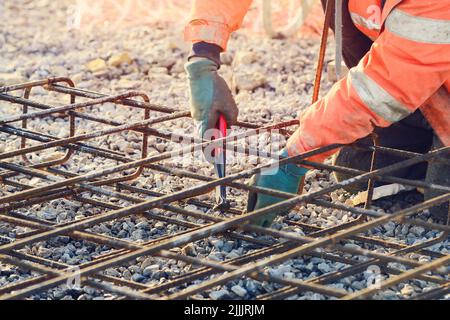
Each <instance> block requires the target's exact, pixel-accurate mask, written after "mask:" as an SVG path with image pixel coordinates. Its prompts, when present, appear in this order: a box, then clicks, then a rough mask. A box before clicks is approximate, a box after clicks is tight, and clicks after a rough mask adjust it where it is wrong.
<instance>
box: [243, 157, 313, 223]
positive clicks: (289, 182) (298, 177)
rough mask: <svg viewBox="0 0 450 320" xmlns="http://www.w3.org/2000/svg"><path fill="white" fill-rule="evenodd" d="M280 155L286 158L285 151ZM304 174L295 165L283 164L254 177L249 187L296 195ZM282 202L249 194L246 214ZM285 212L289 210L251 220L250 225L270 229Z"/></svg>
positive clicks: (304, 172)
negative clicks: (275, 220)
mask: <svg viewBox="0 0 450 320" xmlns="http://www.w3.org/2000/svg"><path fill="white" fill-rule="evenodd" d="M280 155H281V156H282V157H288V153H287V150H286V149H284V150H282V151H281V153H280ZM306 172H308V170H307V169H305V168H303V167H299V166H297V165H295V164H285V165H281V166H280V167H279V168H273V169H269V170H268V171H266V172H265V174H264V175H261V174H257V175H255V176H254V177H253V178H252V180H251V181H250V185H251V186H257V187H263V188H268V189H274V190H278V191H284V192H289V193H294V194H297V193H298V191H299V187H300V183H301V181H302V178H303V177H304V175H305V174H306ZM283 200H286V199H283V198H277V197H273V196H269V195H265V194H259V193H255V192H250V193H249V195H248V200H247V212H248V213H249V212H252V211H255V210H258V209H261V208H264V207H267V206H270V205H273V204H276V203H278V202H281V201H283ZM287 210H289V208H284V209H283V210H276V211H274V212H271V213H268V214H266V215H264V216H261V217H259V218H256V219H254V220H252V221H251V224H253V225H256V226H260V227H270V226H271V225H272V222H273V220H274V219H275V218H276V217H277V216H278V215H280V214H282V213H284V212H286V211H287Z"/></svg>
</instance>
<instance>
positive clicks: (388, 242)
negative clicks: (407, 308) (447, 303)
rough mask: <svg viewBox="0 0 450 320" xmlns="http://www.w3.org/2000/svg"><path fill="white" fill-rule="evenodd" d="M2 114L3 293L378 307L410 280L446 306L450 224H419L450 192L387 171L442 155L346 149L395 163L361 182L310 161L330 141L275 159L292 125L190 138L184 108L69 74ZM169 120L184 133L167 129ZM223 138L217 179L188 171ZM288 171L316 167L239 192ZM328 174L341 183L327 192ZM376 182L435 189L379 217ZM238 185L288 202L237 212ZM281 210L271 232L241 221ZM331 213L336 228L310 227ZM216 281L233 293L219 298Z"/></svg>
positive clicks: (9, 99)
mask: <svg viewBox="0 0 450 320" xmlns="http://www.w3.org/2000/svg"><path fill="white" fill-rule="evenodd" d="M0 109H1V115H2V118H0V144H2V145H3V147H2V148H1V151H2V153H0V167H1V168H2V171H1V172H0V179H1V189H0V222H1V225H2V228H1V229H0V232H1V233H0V239H1V240H2V241H1V243H2V244H1V245H0V261H1V263H2V264H3V265H4V266H8V269H5V270H9V273H8V272H7V271H2V272H3V273H4V274H5V275H6V276H7V277H8V281H7V283H6V284H4V285H2V286H1V287H0V298H1V299H24V298H35V299H39V298H48V297H55V296H54V292H53V290H55V288H57V287H60V288H61V287H64V288H66V293H67V292H69V293H70V291H71V290H72V291H74V290H75V291H76V289H77V288H79V287H80V286H83V287H84V288H88V289H89V290H91V291H93V292H98V293H100V294H102V295H103V296H105V297H109V298H111V299H187V298H189V299H210V298H211V299H227V298H241V299H295V298H303V299H305V298H306V299H316V298H319V297H320V298H325V299H362V298H375V299H385V298H389V297H390V296H389V295H392V294H393V293H392V291H391V290H390V288H392V287H396V286H399V285H403V286H405V285H407V284H409V283H420V285H421V286H422V287H426V288H427V289H426V290H423V291H422V292H419V293H414V292H410V293H408V294H405V296H404V298H409V299H442V298H445V297H446V295H447V294H448V293H449V291H450V287H449V283H450V282H449V272H448V264H449V260H450V255H449V254H448V249H449V242H448V232H449V230H450V227H449V225H448V223H447V224H441V223H437V222H436V221H433V220H432V219H430V218H429V216H428V215H427V214H426V212H427V209H429V208H431V207H433V206H435V205H438V204H441V203H445V202H448V201H449V200H450V188H449V187H448V186H441V185H436V184H429V183H426V182H422V181H416V180H407V179H401V178H396V177H394V176H391V174H392V173H393V172H395V170H397V169H399V168H404V167H407V166H412V165H415V164H417V163H420V162H427V161H446V160H443V159H444V155H446V154H448V153H449V150H450V149H449V148H448V147H447V148H441V149H437V150H433V151H431V152H429V153H426V154H415V153H411V152H405V151H401V150H394V149H388V148H384V147H381V146H377V145H376V144H375V145H374V146H362V145H354V146H353V147H354V148H365V149H367V150H369V151H370V152H372V153H373V155H374V157H375V156H376V155H377V154H378V153H392V154H396V155H397V156H402V157H403V158H404V160H402V161H400V162H398V163H396V164H393V165H391V166H388V167H384V168H379V169H377V168H374V167H372V168H371V170H370V171H367V172H364V171H360V170H356V169H352V168H346V167H340V166H337V165H333V164H331V163H329V162H326V163H325V164H321V163H313V162H310V161H307V160H306V159H308V158H309V157H311V156H312V155H317V154H320V153H324V152H329V151H330V150H333V149H336V148H338V147H339V145H333V146H327V147H324V148H320V149H316V150H313V151H310V152H308V153H306V154H303V155H300V156H297V157H291V158H283V159H281V158H278V156H277V154H276V150H274V148H268V146H271V147H273V146H274V145H277V146H278V145H279V146H283V144H284V142H285V140H286V138H287V137H288V136H289V135H290V134H292V133H293V130H295V128H296V126H297V125H298V121H296V120H292V121H286V122H282V123H277V124H269V125H265V126H260V125H255V124H250V123H243V122H240V123H238V125H237V126H236V128H234V129H233V132H232V134H231V135H230V136H229V137H227V138H222V139H219V140H216V141H215V142H207V141H199V140H198V139H196V138H194V137H193V136H192V134H191V133H192V132H193V127H194V126H193V123H192V120H191V119H190V114H189V112H186V111H180V110H178V109H176V108H173V107H166V106H159V105H154V104H152V103H151V101H150V99H149V97H148V96H147V95H146V94H145V93H141V92H127V93H124V94H120V95H104V94H101V93H97V92H91V91H87V90H82V89H77V88H76V87H75V85H74V83H73V82H72V81H71V80H70V79H68V78H54V79H47V80H43V81H35V82H30V83H25V84H19V85H13V86H8V87H2V88H0ZM118 109H120V110H121V112H117V110H118ZM175 121H176V122H182V123H183V130H178V131H173V130H172V124H173V122H175ZM42 123H46V124H47V125H49V124H50V128H52V129H51V130H48V127H49V126H45V129H44V127H43V126H42ZM80 123H83V125H82V126H80ZM111 142H114V143H111ZM218 143H222V144H223V145H224V146H225V147H226V149H227V151H228V152H229V154H230V159H232V165H230V168H229V174H228V175H227V176H226V177H225V178H222V179H217V178H216V177H215V176H214V174H213V172H212V170H209V169H205V168H204V167H203V168H201V169H199V167H198V166H197V165H196V161H204V159H203V157H202V153H203V151H204V150H205V148H208V147H210V146H214V144H216V145H217V144H218ZM287 162H293V163H302V164H304V165H307V166H309V167H311V168H313V170H311V171H310V174H309V175H308V177H307V180H308V181H309V183H308V186H307V187H306V188H305V192H303V193H302V194H299V195H293V194H289V193H284V192H280V191H275V190H271V189H264V188H256V187H250V186H248V185H247V184H246V180H247V179H248V178H250V177H251V176H252V175H253V174H255V173H260V172H261V171H263V170H264V169H265V168H267V167H270V166H274V165H280V164H284V163H287ZM248 163H251V164H252V166H250V169H248V168H249V166H248ZM324 172H325V173H327V174H330V173H333V172H341V173H346V174H349V175H350V176H351V178H349V179H347V180H344V181H341V182H339V183H337V182H335V181H331V182H330V181H328V180H327V179H322V178H321V177H322V175H323V173H324ZM375 181H383V182H390V183H398V184H401V185H403V186H406V187H410V188H421V189H433V190H437V191H439V192H440V193H441V194H442V195H440V196H437V197H435V198H433V199H429V200H426V201H424V200H423V198H422V197H421V196H417V195H416V196H415V197H413V199H411V201H410V203H409V204H405V205H403V206H399V207H397V208H395V207H394V208H393V209H392V208H391V209H390V211H391V212H389V213H386V212H385V211H383V210H379V209H378V207H377V206H374V205H373V203H372V196H373V190H374V182H375ZM357 183H364V184H367V186H368V190H367V192H366V197H367V198H366V199H365V206H364V208H362V207H359V206H354V205H352V204H350V203H348V202H347V201H346V199H343V198H342V195H343V194H345V191H344V190H343V188H345V187H348V186H351V185H354V184H357ZM220 185H225V186H227V188H228V194H229V196H230V201H231V208H230V209H229V210H226V211H224V212H220V211H217V210H215V209H214V207H215V203H214V195H213V192H212V190H213V189H214V188H215V187H217V186H220ZM249 191H258V192H261V193H266V194H270V195H273V196H277V197H280V198H283V199H284V201H283V202H281V203H279V204H277V205H274V206H271V207H268V208H264V209H260V210H257V211H254V212H251V213H249V214H247V213H246V212H245V203H244V202H245V195H246V193H247V192H249ZM291 207H293V208H294V209H292V210H289V213H287V214H286V215H284V216H282V217H280V218H279V219H278V220H277V223H276V224H275V225H274V226H273V227H272V228H261V227H256V226H253V225H251V224H249V223H248V222H249V221H250V220H252V219H254V218H255V217H258V216H261V215H264V214H267V213H269V212H270V211H271V210H276V209H280V208H291ZM330 213H333V215H332V216H333V217H335V218H334V219H327V220H323V219H321V216H323V215H328V216H329V215H330ZM403 229H406V230H408V231H409V230H414V232H416V233H419V234H420V235H423V237H422V238H421V239H420V240H417V239H410V238H408V236H407V233H405V235H402V232H401V231H402V230H403ZM380 230H382V231H383V233H380V232H379V231H380ZM399 231H400V232H399ZM399 234H400V235H399ZM219 249H220V250H219ZM74 252H75V253H76V256H77V257H78V258H77V259H74V254H73V253H74ZM80 257H81V258H80ZM324 261H331V262H333V265H332V266H331V267H330V265H328V264H326V263H324ZM286 262H289V264H286ZM162 264H164V266H165V267H164V268H161V265H162ZM17 274H20V275H21V276H20V277H16V276H15V275H17ZM349 279H351V280H349ZM350 282H352V283H353V285H352V286H350V285H349V283H350ZM355 282H357V283H359V284H360V285H359V286H355V285H354V283H355ZM226 285H228V286H229V287H231V288H232V290H231V291H230V292H229V291H226V290H221V288H222V287H223V286H226ZM242 288H245V289H246V290H241V289H242ZM405 288H406V286H405ZM85 290H87V289H85ZM405 290H406V289H405ZM225 291H226V292H227V293H226V292H225Z"/></svg>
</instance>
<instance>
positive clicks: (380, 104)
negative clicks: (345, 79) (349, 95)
mask: <svg viewBox="0 0 450 320" xmlns="http://www.w3.org/2000/svg"><path fill="white" fill-rule="evenodd" d="M350 81H351V83H352V85H353V88H355V90H356V92H357V93H358V95H359V97H360V98H361V100H362V101H363V102H364V104H365V105H366V106H367V107H369V108H370V109H371V110H372V111H373V112H375V113H376V114H377V115H379V116H380V117H382V118H383V119H385V120H387V121H389V122H397V121H400V120H402V119H403V118H405V117H406V116H408V115H409V114H410V113H411V111H409V109H408V108H407V107H406V106H405V105H403V104H402V103H401V102H399V101H398V100H397V99H395V98H394V97H393V96H392V95H390V94H389V93H388V92H387V91H386V90H384V89H383V88H382V87H380V86H379V85H378V84H377V83H376V82H375V81H373V80H372V79H371V78H370V77H369V76H367V75H366V74H365V73H364V71H363V70H361V67H360V65H358V66H357V67H354V68H352V69H350Z"/></svg>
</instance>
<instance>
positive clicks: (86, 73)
mask: <svg viewBox="0 0 450 320" xmlns="http://www.w3.org/2000/svg"><path fill="white" fill-rule="evenodd" d="M71 2H72V1H66V0H63V1H46V0H40V1H24V0H21V1H14V2H11V1H9V2H7V3H4V4H0V6H3V8H2V13H1V14H2V15H3V17H2V19H0V30H1V32H0V84H1V83H3V84H10V83H17V82H20V81H23V80H27V81H28V80H37V79H43V78H47V77H51V76H69V77H70V78H72V79H73V80H74V81H75V82H76V84H77V86H78V87H80V88H86V89H89V90H93V91H100V92H104V93H115V94H116V93H120V92H124V91H127V90H139V91H144V92H146V93H147V94H148V95H149V96H150V99H151V101H152V102H153V103H156V104H162V105H167V106H171V107H176V108H179V109H185V108H187V99H188V97H187V92H186V76H185V73H184V70H183V64H184V61H185V58H186V53H187V51H188V48H187V47H186V45H185V44H184V43H183V41H182V39H181V33H182V31H181V30H182V24H180V23H179V24H173V23H171V24H168V23H162V22H160V23H156V22H155V23H153V24H151V25H147V26H145V27H143V26H141V27H127V28H121V29H114V30H112V31H111V30H109V29H106V28H105V29H103V28H99V29H97V30H96V31H95V32H93V33H86V32H83V31H80V30H69V29H68V28H67V18H68V16H67V14H68V12H70V3H71ZM19 8H20V14H19ZM1 14H0V15H1ZM49 17H51V18H49ZM49 30H53V31H52V32H49ZM330 51H332V50H330ZM317 52H318V41H317V39H288V40H269V39H266V38H264V37H259V36H256V37H255V36H252V35H250V34H249V33H248V32H246V31H245V30H244V31H240V32H238V33H236V34H235V35H233V39H232V40H231V41H230V48H229V51H228V52H227V53H226V54H225V55H224V56H223V61H224V65H223V66H222V68H221V73H222V75H223V76H224V77H225V78H226V79H227V80H228V81H230V83H232V87H233V90H234V91H235V93H236V101H237V103H238V105H239V106H240V111H241V113H240V120H242V121H249V122H254V123H272V122H280V121H283V120H290V119H293V118H294V117H295V116H296V114H297V112H298V111H300V110H302V109H304V108H305V107H307V106H308V104H309V101H310V100H311V94H312V83H313V79H314V66H315V63H311V61H315V59H316V56H317ZM280 57H281V58H280ZM331 57H332V52H329V54H328V57H327V59H328V60H330V59H331ZM98 59H101V60H98ZM117 59H119V60H121V61H128V62H127V63H122V64H121V65H120V66H115V63H114V60H117ZM94 60H97V61H96V62H95V63H92V61H94ZM93 68H94V69H95V68H97V70H96V71H95V72H92V71H93V70H92V69H93ZM329 87H330V83H328V82H326V81H325V80H324V82H323V88H324V91H326V89H327V88H329ZM33 95H34V96H35V97H36V98H39V99H41V101H43V102H52V101H54V99H56V95H52V94H50V95H49V94H48V93H47V92H45V91H44V90H40V89H36V90H34V91H33ZM18 110H19V109H18V108H10V107H9V108H4V105H3V104H2V103H0V116H1V117H3V116H8V115H12V114H15V113H16V112H18ZM90 112H91V113H92V114H100V112H101V113H102V115H103V116H108V117H111V118H114V120H116V121H119V122H126V121H130V120H131V121H132V120H138V119H140V117H142V115H139V114H136V113H131V109H130V108H126V107H118V106H115V105H113V104H107V105H104V106H102V107H96V108H92V110H90ZM152 116H153V115H152ZM66 124H67V122H66V120H64V119H49V120H45V121H36V122H35V121H32V122H31V123H30V126H29V127H30V128H32V129H34V130H38V131H39V132H45V133H48V134H52V135H55V136H59V137H62V136H65V135H67V132H68V131H67V129H66V128H67V125H66ZM78 125H79V127H78V128H77V133H82V132H90V131H92V130H98V129H101V128H103V127H102V126H99V125H98V124H95V125H94V124H93V123H87V122H80V123H79V124H78ZM157 127H158V128H160V129H167V130H174V129H176V130H180V131H181V132H184V133H192V131H193V126H192V123H191V122H190V121H186V122H180V121H173V122H169V123H164V124H162V125H160V126H157ZM105 128H106V126H105ZM267 139H268V138H267V137H264V138H262V139H261V141H258V146H259V147H263V146H265V145H267V142H268V140H267ZM281 142H283V141H281ZM19 143H20V140H19V139H12V138H11V137H9V136H7V135H5V134H0V152H4V151H9V150H15V149H16V148H17V147H19V145H20V144H19ZM91 143H93V144H94V145H97V146H101V147H107V148H110V149H112V150H116V151H120V152H123V153H125V154H126V155H127V156H129V157H131V158H139V148H140V137H139V135H137V134H134V133H121V134H118V135H113V136H111V137H108V138H107V139H93V140H92V141H91ZM150 145H151V146H152V148H150V150H149V152H150V153H151V154H153V153H154V154H157V153H159V152H164V151H167V150H172V149H173V148H175V147H176V146H177V144H175V143H168V142H165V141H162V140H160V139H156V138H151V139H150ZM56 156H61V152H60V151H58V153H55V152H54V150H51V151H48V152H41V153H38V154H35V155H33V157H32V158H31V160H32V161H35V162H40V161H43V160H44V159H47V160H48V159H49V158H52V157H56ZM179 160H180V159H172V160H170V161H167V162H166V164H167V165H168V166H179V167H181V168H184V169H186V170H192V171H195V172H198V173H201V174H205V175H212V174H213V173H212V171H211V166H210V165H209V164H207V163H204V162H202V161H200V164H199V162H198V161H197V162H192V161H191V160H189V161H187V162H179ZM236 160H238V159H236ZM247 160H248V159H246V161H241V162H239V161H236V163H234V164H233V165H232V168H230V170H231V172H239V171H240V170H242V169H246V168H247V169H248V168H250V167H252V166H253V165H255V164H258V163H251V162H248V161H247ZM15 161H19V162H20V161H22V160H20V159H15ZM114 164H116V162H115V161H110V160H105V159H99V158H92V157H89V156H82V155H79V154H75V155H74V156H73V157H72V159H71V161H70V162H69V163H68V164H67V165H66V166H65V167H64V169H66V170H69V171H71V172H77V173H79V174H82V173H86V172H90V171H91V170H94V169H98V168H101V167H108V166H111V165H114ZM16 181H18V182H22V183H27V184H29V185H32V186H39V185H42V184H43V183H44V181H42V180H40V179H38V178H34V179H32V180H31V181H30V180H29V179H25V178H23V177H18V178H17V180H16ZM333 183H334V180H333V177H332V176H331V175H330V173H329V172H327V171H319V170H313V171H310V172H309V173H308V175H307V184H306V187H305V189H306V191H309V192H311V191H314V190H318V189H321V188H324V187H327V186H329V185H332V184H333ZM195 184H198V182H196V181H194V180H190V179H186V178H178V177H169V176H166V175H163V174H152V173H150V172H144V174H143V177H141V178H140V179H139V180H137V181H136V182H134V183H133V185H134V186H137V187H142V188H147V189H149V190H152V191H157V192H165V193H169V192H174V191H177V190H180V189H182V188H186V187H189V186H193V185H195ZM13 191H14V189H13V188H12V187H11V188H9V187H4V188H3V187H2V189H0V194H1V195H5V194H8V193H10V192H13ZM230 194H231V198H232V204H233V206H236V207H238V208H243V207H244V206H245V194H243V193H241V192H240V191H237V190H231V191H230ZM211 197H212V194H210V195H204V196H202V197H200V198H199V200H202V201H211V200H212V199H211ZM330 197H331V199H332V201H335V202H338V203H345V201H347V200H348V198H349V195H348V194H347V193H346V192H345V191H344V190H338V191H336V192H334V193H332V194H331V195H330ZM94 198H95V197H94ZM96 199H98V200H105V198H102V197H100V196H99V197H97V198H96ZM109 200H110V201H111V202H112V203H113V204H115V205H117V206H125V205H130V203H129V202H126V201H124V200H120V199H111V198H109ZM420 200H422V196H421V195H420V194H419V193H417V192H408V193H404V194H401V195H397V196H394V197H390V198H387V199H383V200H380V201H377V202H376V203H375V206H374V208H375V209H376V210H379V211H380V212H392V211H394V210H398V209H400V208H403V207H406V206H408V205H410V204H412V203H416V202H418V201H420ZM186 208H187V209H190V210H199V211H203V212H205V213H209V214H214V213H212V212H210V211H207V210H206V209H203V208H199V207H196V206H194V205H192V204H190V205H186ZM19 212H20V213H22V214H24V215H27V216H30V217H35V218H38V219H41V220H44V221H47V222H49V223H67V222H71V221H74V220H81V219H84V218H86V217H90V216H92V215H95V214H98V213H100V212H102V210H101V209H99V208H97V207H94V206H91V205H88V204H81V203H80V202H77V201H74V200H67V199H58V200H54V201H50V202H46V203H43V204H41V205H35V206H33V207H31V208H26V209H22V210H19ZM154 213H158V214H163V215H165V216H167V217H169V218H177V219H180V220H183V221H185V222H187V223H192V224H199V225H203V224H205V223H206V221H204V220H202V219H197V218H186V217H184V216H182V215H179V214H174V213H168V212H165V211H162V210H159V211H158V210H155V211H154ZM421 217H422V218H423V219H426V220H429V221H432V220H431V218H430V216H429V213H428V212H424V213H422V214H421ZM355 218H356V217H355V216H353V215H350V214H348V213H345V212H341V211H339V210H329V209H323V208H319V207H316V206H314V205H307V206H305V207H300V208H297V209H296V210H294V211H292V212H291V213H290V214H289V215H288V216H285V217H280V218H278V219H277V220H276V223H275V225H274V226H273V227H274V228H275V229H278V230H284V231H291V232H296V233H298V234H301V235H303V234H304V231H303V230H302V229H301V228H300V227H297V226H296V225H295V222H303V223H309V224H313V225H316V226H319V227H331V226H334V225H337V224H340V223H342V222H348V221H351V220H353V219H355ZM293 222H294V223H293ZM183 230H186V228H185V227H179V226H176V225H173V224H170V223H166V222H157V221H155V220H153V219H150V218H148V217H143V216H133V217H128V218H124V219H120V220H117V221H113V222H107V223H102V224H100V225H97V226H95V227H93V228H92V229H90V231H92V232H95V233H99V234H104V235H109V236H114V237H118V238H120V239H124V240H127V241H137V242H145V241H150V240H153V239H158V238H160V237H162V236H167V235H172V234H176V233H179V232H180V231H183ZM28 231H30V230H28V229H26V228H22V227H13V226H11V225H7V224H1V223H0V239H5V241H8V239H9V240H13V239H15V238H17V237H18V236H20V234H23V233H26V232H28ZM369 235H372V236H378V237H380V238H383V239H393V238H395V239H396V240H397V241H400V242H403V243H406V244H413V243H417V242H421V241H424V240H426V239H431V238H434V237H436V236H437V235H438V233H437V232H435V231H429V230H425V229H423V228H420V227H416V226H415V227H410V226H408V225H405V224H397V223H394V222H389V223H388V224H386V225H384V226H382V227H379V228H375V229H373V230H371V231H370V232H369ZM260 239H266V240H270V238H268V237H260ZM347 245H349V246H359V244H357V243H354V244H351V243H349V244H347ZM363 247H364V248H367V249H372V250H373V249H374V247H373V246H371V245H364V246H363ZM376 249H377V250H378V251H379V252H386V251H384V249H383V248H380V247H377V248H376ZM449 249H450V246H449V242H448V241H447V242H444V243H440V244H438V245H435V246H433V247H431V248H430V250H434V251H437V252H442V253H447V254H448V252H449ZM109 250H110V248H108V247H106V246H99V245H94V244H92V243H88V242H84V241H76V240H74V239H71V238H69V237H57V238H54V239H52V240H51V241H47V242H42V243H37V244H33V245H31V246H27V247H26V248H24V250H23V252H25V253H28V254H33V255H38V256H40V257H43V258H47V259H50V260H54V261H56V262H59V263H62V264H66V265H72V266H76V265H80V264H83V263H87V262H89V261H93V260H94V259H95V258H96V257H99V256H101V255H102V254H105V253H107V252H108V251H109ZM179 250H180V252H181V251H182V252H183V253H185V254H188V255H194V256H198V257H207V258H209V259H213V260H216V261H223V260H226V259H231V258H236V257H239V256H241V255H243V254H246V253H248V252H252V251H253V250H255V246H254V245H250V244H249V243H247V242H243V241H238V240H231V239H228V238H224V237H210V238H208V239H205V240H202V241H197V242H195V243H194V244H192V245H190V246H187V247H185V248H182V249H181V248H180V249H179ZM348 257H350V256H348ZM410 257H411V258H414V259H417V260H419V261H427V259H429V258H428V257H425V256H419V255H417V254H416V255H411V256H410ZM359 260H360V261H363V260H364V257H359ZM345 266H346V265H344V264H343V263H338V262H332V261H329V260H325V259H322V258H318V257H308V256H304V257H302V258H298V259H292V260H289V261H286V262H285V263H283V264H281V265H277V266H274V267H272V268H269V269H268V270H267V271H268V272H269V273H270V274H272V275H275V276H284V277H286V278H297V279H309V278H313V277H316V276H319V275H321V274H324V273H328V272H332V271H336V270H340V269H342V268H345ZM397 267H398V268H403V267H402V266H397ZM192 268H193V266H191V265H187V264H186V263H184V262H179V261H175V260H167V259H162V258H153V257H150V258H149V257H142V258H139V259H137V261H134V262H132V263H130V264H128V265H124V266H121V267H117V268H111V269H109V270H107V271H106V272H105V273H106V274H107V275H110V276H115V277H119V278H123V279H126V280H132V281H135V282H140V283H147V284H158V283H164V282H166V281H168V279H169V278H173V277H176V276H178V275H180V274H183V273H185V272H188V271H190V270H192ZM31 276H34V275H33V274H31V273H30V272H24V271H21V270H18V269H17V268H16V267H12V266H10V265H5V264H2V263H0V288H1V287H2V286H5V285H9V284H11V283H14V282H17V281H20V280H23V279H26V278H28V277H31ZM369 278H370V273H367V272H365V273H361V274H357V275H354V276H351V277H347V278H345V279H343V280H341V281H339V282H338V283H337V284H335V286H336V287H338V288H345V289H347V290H349V291H350V292H351V291H353V290H359V289H362V288H364V287H366V286H367V283H368V281H369ZM203 280H204V279H203ZM203 280H198V281H197V282H194V283H198V282H201V281H203ZM278 288H279V287H278V286H277V285H273V284H269V283H265V282H263V283H260V282H256V281H253V280H248V279H243V280H239V281H233V282H230V283H228V284H227V285H226V286H220V287H216V288H214V289H213V290H211V291H209V292H206V293H205V294H203V295H199V296H198V298H202V299H203V298H211V299H228V298H229V299H252V298H255V297H256V296H258V295H261V294H266V293H270V292H273V291H274V290H276V289H278ZM431 288H432V286H431V285H430V284H429V283H426V282H424V281H420V280H414V281H410V282H409V283H408V284H401V285H399V286H396V287H393V288H391V289H389V290H386V291H383V292H382V293H380V295H379V296H378V298H380V299H402V298H406V297H410V296H411V295H413V294H415V293H420V292H425V291H427V290H430V289H431ZM33 298H34V299H65V300H70V299H78V300H90V299H112V298H114V296H112V295H110V294H104V293H103V292H100V291H98V290H94V289H92V288H89V287H82V288H81V289H70V290H69V289H67V288H63V287H59V288H55V289H52V290H49V291H48V292H45V293H42V294H39V295H35V296H33ZM290 299H314V300H321V299H325V297H324V296H322V295H319V294H313V293H302V294H299V295H295V296H293V297H290Z"/></svg>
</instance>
